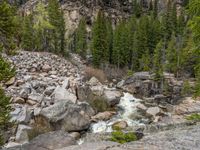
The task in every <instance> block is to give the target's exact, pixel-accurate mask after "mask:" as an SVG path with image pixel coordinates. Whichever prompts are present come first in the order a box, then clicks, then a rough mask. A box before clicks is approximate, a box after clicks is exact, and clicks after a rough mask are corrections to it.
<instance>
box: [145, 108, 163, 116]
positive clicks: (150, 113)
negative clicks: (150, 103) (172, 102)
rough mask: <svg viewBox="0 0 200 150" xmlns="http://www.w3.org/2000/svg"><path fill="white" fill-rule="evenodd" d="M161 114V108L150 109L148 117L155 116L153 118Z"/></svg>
mask: <svg viewBox="0 0 200 150" xmlns="http://www.w3.org/2000/svg"><path fill="white" fill-rule="evenodd" d="M160 112H161V110H160V108H159V107H150V108H148V109H147V111H146V113H147V115H150V116H153V117H155V116H156V115H158V114H159V113H160Z"/></svg>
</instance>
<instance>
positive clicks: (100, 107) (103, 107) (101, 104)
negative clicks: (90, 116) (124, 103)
mask: <svg viewBox="0 0 200 150" xmlns="http://www.w3.org/2000/svg"><path fill="white" fill-rule="evenodd" d="M90 105H91V106H92V108H94V109H95V110H97V112H104V111H107V110H108V108H109V105H108V103H107V101H106V100H105V99H104V98H102V97H94V98H93V100H92V101H91V102H90Z"/></svg>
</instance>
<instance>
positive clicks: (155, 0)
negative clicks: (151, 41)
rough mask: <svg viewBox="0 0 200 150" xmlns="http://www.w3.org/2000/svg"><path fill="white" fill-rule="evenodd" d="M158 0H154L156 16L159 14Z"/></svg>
mask: <svg viewBox="0 0 200 150" xmlns="http://www.w3.org/2000/svg"><path fill="white" fill-rule="evenodd" d="M158 1H159V0H154V5H153V6H154V7H153V16H154V18H156V17H157V16H158Z"/></svg>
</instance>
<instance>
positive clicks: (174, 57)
mask: <svg viewBox="0 0 200 150" xmlns="http://www.w3.org/2000/svg"><path fill="white" fill-rule="evenodd" d="M178 68H179V67H178V52H177V47H176V37H175V36H174V35H173V36H172V38H171V41H170V42H169V44H168V48H167V50H166V70H167V71H168V72H171V73H174V74H177V71H178Z"/></svg>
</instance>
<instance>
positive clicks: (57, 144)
mask: <svg viewBox="0 0 200 150" xmlns="http://www.w3.org/2000/svg"><path fill="white" fill-rule="evenodd" d="M75 144H76V141H75V139H74V138H73V137H72V136H70V135H69V134H68V133H66V132H63V131H54V132H49V133H45V134H42V135H39V136H37V137H36V138H34V139H33V140H31V141H30V143H28V144H24V145H22V149H23V150H46V149H49V150H50V149H51V150H55V149H60V148H64V147H68V146H70V145H75Z"/></svg>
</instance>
